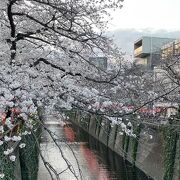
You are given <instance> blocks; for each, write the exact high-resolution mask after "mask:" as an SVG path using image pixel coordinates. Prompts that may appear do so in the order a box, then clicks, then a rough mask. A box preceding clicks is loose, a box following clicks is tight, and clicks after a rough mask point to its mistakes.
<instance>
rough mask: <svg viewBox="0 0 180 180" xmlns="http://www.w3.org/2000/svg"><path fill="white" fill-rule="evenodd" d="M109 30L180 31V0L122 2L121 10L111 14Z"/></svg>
mask: <svg viewBox="0 0 180 180" xmlns="http://www.w3.org/2000/svg"><path fill="white" fill-rule="evenodd" d="M112 16H113V18H114V20H113V21H112V22H111V24H110V29H111V30H114V29H119V28H123V29H124V28H135V29H144V28H151V29H156V30H157V29H167V30H180V25H179V19H180V0H124V2H123V8H122V9H120V10H118V11H116V12H114V13H112Z"/></svg>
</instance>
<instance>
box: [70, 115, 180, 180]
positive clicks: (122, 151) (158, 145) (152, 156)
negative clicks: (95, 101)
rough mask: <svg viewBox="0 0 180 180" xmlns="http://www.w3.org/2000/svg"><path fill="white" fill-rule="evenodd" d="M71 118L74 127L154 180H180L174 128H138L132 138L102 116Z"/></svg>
mask: <svg viewBox="0 0 180 180" xmlns="http://www.w3.org/2000/svg"><path fill="white" fill-rule="evenodd" d="M68 115H69V117H70V119H71V121H73V123H75V124H76V125H78V126H79V127H81V128H82V129H84V130H85V131H86V132H88V133H89V134H90V135H91V136H93V137H94V138H96V139H98V140H99V141H100V142H101V143H103V144H105V145H106V146H107V147H109V148H110V149H111V150H113V151H115V152H116V153H117V154H119V155H120V156H122V157H124V158H125V159H127V160H128V161H129V162H131V163H132V164H133V165H135V166H136V167H138V168H139V169H140V170H142V171H143V172H145V173H146V174H147V175H148V176H150V177H152V178H153V179H154V180H180V138H179V134H178V133H176V131H175V129H174V127H173V126H171V125H169V126H163V127H159V126H152V125H146V124H141V125H139V126H137V127H136V128H135V132H136V134H137V138H133V137H129V136H126V135H125V134H122V131H121V127H120V126H118V125H114V126H111V125H110V121H109V120H107V119H103V118H101V117H100V116H95V115H94V116H93V115H85V114H82V113H80V112H71V113H69V114H68Z"/></svg>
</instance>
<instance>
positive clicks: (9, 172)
mask: <svg viewBox="0 0 180 180" xmlns="http://www.w3.org/2000/svg"><path fill="white" fill-rule="evenodd" d="M6 149H7V145H5V144H3V145H2V146H0V167H1V170H3V173H4V174H5V177H4V180H14V167H15V166H14V165H15V163H14V162H12V161H10V160H9V158H8V156H4V154H3V152H4V150H6Z"/></svg>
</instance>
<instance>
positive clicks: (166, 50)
mask: <svg viewBox="0 0 180 180" xmlns="http://www.w3.org/2000/svg"><path fill="white" fill-rule="evenodd" d="M179 55H180V40H174V41H171V42H169V43H167V44H165V45H163V46H162V47H161V59H162V60H165V59H168V58H171V57H173V56H179Z"/></svg>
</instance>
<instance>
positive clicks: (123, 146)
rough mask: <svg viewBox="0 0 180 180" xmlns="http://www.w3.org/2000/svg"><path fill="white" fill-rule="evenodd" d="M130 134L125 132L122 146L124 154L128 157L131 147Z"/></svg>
mask: <svg viewBox="0 0 180 180" xmlns="http://www.w3.org/2000/svg"><path fill="white" fill-rule="evenodd" d="M129 140H130V138H129V136H128V135H126V134H125V133H124V134H123V139H122V148H123V150H124V156H125V157H126V155H127V153H128V148H129Z"/></svg>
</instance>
